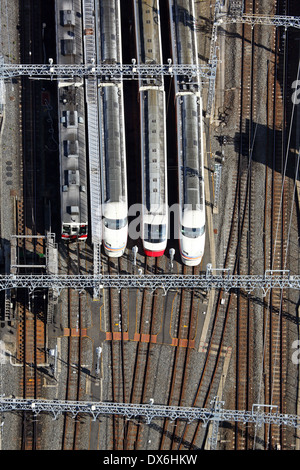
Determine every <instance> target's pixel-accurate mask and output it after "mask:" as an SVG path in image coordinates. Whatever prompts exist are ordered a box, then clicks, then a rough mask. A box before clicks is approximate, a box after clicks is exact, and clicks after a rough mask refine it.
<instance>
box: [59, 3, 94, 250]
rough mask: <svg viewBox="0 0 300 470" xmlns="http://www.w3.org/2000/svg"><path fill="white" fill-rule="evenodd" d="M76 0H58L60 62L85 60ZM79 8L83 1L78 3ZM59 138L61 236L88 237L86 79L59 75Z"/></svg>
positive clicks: (82, 238) (68, 238) (84, 238)
mask: <svg viewBox="0 0 300 470" xmlns="http://www.w3.org/2000/svg"><path fill="white" fill-rule="evenodd" d="M73 3H74V2H73V1H72V0H56V1H55V26H56V60H57V63H58V64H73V63H75V64H76V63H81V60H82V58H81V57H82V42H81V41H79V40H76V38H80V37H82V21H81V11H75V10H74V7H73ZM78 9H79V10H81V9H80V4H79V3H78ZM57 86H58V112H59V123H58V139H59V168H60V172H59V173H60V212H61V238H62V239H63V240H65V241H70V240H73V239H77V240H83V241H86V239H87V237H88V216H89V214H88V192H87V164H86V143H85V141H86V136H85V108H84V87H83V81H82V79H79V78H78V79H75V78H68V79H66V78H64V79H61V80H60V79H58V82H57Z"/></svg>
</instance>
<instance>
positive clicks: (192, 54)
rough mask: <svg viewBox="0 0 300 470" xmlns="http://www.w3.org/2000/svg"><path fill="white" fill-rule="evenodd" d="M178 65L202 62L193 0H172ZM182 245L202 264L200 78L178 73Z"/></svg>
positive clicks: (184, 254) (192, 262) (187, 259)
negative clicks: (191, 78) (199, 55)
mask: <svg viewBox="0 0 300 470" xmlns="http://www.w3.org/2000/svg"><path fill="white" fill-rule="evenodd" d="M169 10H170V20H171V35H172V54H173V62H174V63H175V64H176V63H177V64H198V53H197V42H196V33H195V12H194V1H193V0H169ZM174 80H175V94H176V98H175V99H176V119H177V151H178V189H179V206H180V208H179V210H180V214H179V234H178V235H179V247H180V255H181V259H182V262H183V263H184V264H186V265H188V266H196V265H198V264H200V262H201V260H202V257H203V253H204V247H205V196H204V152H203V138H204V135H203V117H202V96H201V82H200V79H198V80H197V79H196V80H193V82H190V83H189V80H188V77H180V76H175V77H174Z"/></svg>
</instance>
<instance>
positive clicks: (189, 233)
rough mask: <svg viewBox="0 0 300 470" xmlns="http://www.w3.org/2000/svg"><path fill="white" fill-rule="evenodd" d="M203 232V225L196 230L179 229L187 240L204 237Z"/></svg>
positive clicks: (190, 228) (189, 228)
mask: <svg viewBox="0 0 300 470" xmlns="http://www.w3.org/2000/svg"><path fill="white" fill-rule="evenodd" d="M204 232H205V225H203V227H196V228H193V227H184V226H182V227H181V233H182V235H184V236H185V237H188V238H198V237H201V235H204Z"/></svg>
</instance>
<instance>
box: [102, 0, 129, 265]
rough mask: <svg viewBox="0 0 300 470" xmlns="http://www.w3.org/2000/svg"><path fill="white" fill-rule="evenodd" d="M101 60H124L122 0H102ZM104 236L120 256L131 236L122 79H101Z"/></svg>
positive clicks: (107, 246)
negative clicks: (129, 233) (129, 231)
mask: <svg viewBox="0 0 300 470" xmlns="http://www.w3.org/2000/svg"><path fill="white" fill-rule="evenodd" d="M99 27H100V38H98V60H99V61H100V62H101V63H110V64H111V63H116V64H117V63H119V64H120V63H122V44H121V16H120V1H119V0H100V1H99ZM98 90H99V91H98V105H99V122H100V166H101V186H102V215H103V229H102V238H103V246H104V250H105V253H106V254H107V255H108V256H110V257H119V256H122V254H123V253H124V251H125V248H126V244H127V238H128V219H127V216H128V197H127V180H126V147H125V125H124V100H123V83H122V80H118V79H114V80H109V81H105V79H103V80H102V81H99V83H98Z"/></svg>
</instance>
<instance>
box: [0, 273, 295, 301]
mask: <svg viewBox="0 0 300 470" xmlns="http://www.w3.org/2000/svg"><path fill="white" fill-rule="evenodd" d="M208 266H209V265H208ZM21 288H25V289H28V290H29V292H30V293H31V292H33V291H34V290H35V289H43V288H47V289H53V290H54V291H55V293H56V294H57V295H59V294H60V291H61V290H62V289H75V290H79V291H84V290H86V289H93V290H94V291H96V292H99V290H101V289H107V288H113V289H118V290H119V291H120V290H121V289H130V288H133V289H149V290H151V291H155V290H156V289H163V291H164V293H165V294H166V293H167V292H168V291H169V290H170V289H200V290H203V291H209V290H211V289H224V290H225V291H227V292H228V291H230V290H231V289H243V290H245V291H246V292H248V293H250V292H252V291H253V290H256V289H262V291H263V295H264V296H265V295H266V293H267V292H268V291H269V290H270V289H298V290H299V289H300V275H290V272H289V271H266V272H265V274H263V275H261V276H260V275H237V274H230V271H229V270H218V269H216V270H213V269H210V268H209V267H208V269H207V271H206V273H205V274H201V275H178V274H161V275H157V274H155V275H151V274H149V275H148V274H116V275H110V274H103V275H99V274H98V275H97V274H91V275H80V274H77V275H67V274H66V275H64V274H57V275H52V274H18V275H13V274H10V275H2V276H0V290H5V289H21Z"/></svg>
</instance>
